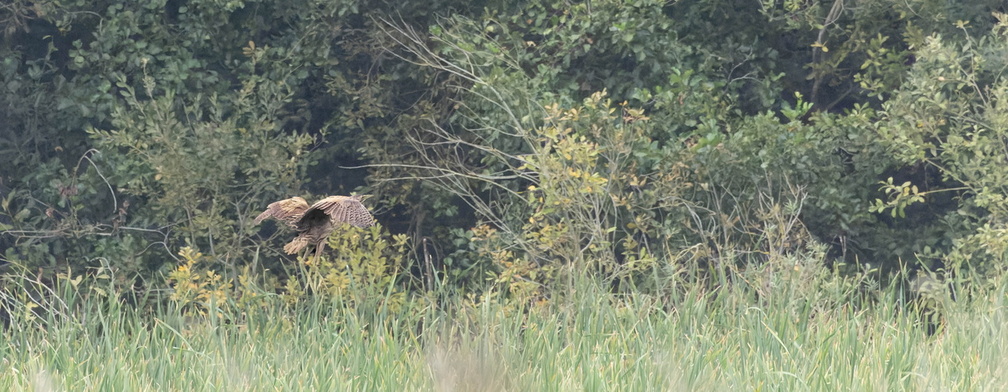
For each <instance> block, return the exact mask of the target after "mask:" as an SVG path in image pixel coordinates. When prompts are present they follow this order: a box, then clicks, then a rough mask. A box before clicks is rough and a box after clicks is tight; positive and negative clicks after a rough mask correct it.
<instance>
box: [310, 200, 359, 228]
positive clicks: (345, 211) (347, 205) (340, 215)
mask: <svg viewBox="0 0 1008 392" xmlns="http://www.w3.org/2000/svg"><path fill="white" fill-rule="evenodd" d="M361 199H362V197H361V196H329V197H327V198H325V199H322V200H319V201H318V202H316V203H315V204H313V205H312V206H311V208H310V210H316V209H317V210H321V211H323V212H325V213H326V215H329V220H330V221H332V223H333V224H334V225H337V226H338V225H339V224H341V223H348V224H350V225H353V226H357V227H361V228H363V227H369V226H372V225H374V223H375V220H374V217H373V216H371V212H370V211H368V209H367V207H365V206H364V204H363V203H361Z"/></svg>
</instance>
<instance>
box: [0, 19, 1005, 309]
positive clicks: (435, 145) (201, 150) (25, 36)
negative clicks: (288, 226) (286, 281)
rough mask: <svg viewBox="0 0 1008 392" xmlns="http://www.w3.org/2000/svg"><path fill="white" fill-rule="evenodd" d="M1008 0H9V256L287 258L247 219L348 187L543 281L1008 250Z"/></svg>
mask: <svg viewBox="0 0 1008 392" xmlns="http://www.w3.org/2000/svg"><path fill="white" fill-rule="evenodd" d="M1004 12H1006V10H1005V5H1004V3H1003V2H1002V1H999V0H983V1H970V2H965V1H964V2H948V1H938V0H909V1H901V2H891V1H882V0H865V1H857V2H854V1H849V0H848V1H845V0H834V1H818V0H812V1H791V0H783V1H780V0H763V1H737V0H696V1H674V0H673V1H657V0H634V1H592V2H566V1H563V2H562V1H548V0H539V1H536V0H533V1H521V2H494V1H486V2H463V1H457V2H456V1H434V2H430V1H424V2H411V1H397V2H382V1H353V0H347V1H322V0H294V1H284V2H276V1H269V0H262V1H240V0H190V1H186V0H167V1H166V0H144V1H135V2H128V3H122V2H113V1H81V0H67V1H58V2H57V1H45V0H42V1H21V0H15V1H13V2H6V3H4V4H3V5H0V33H2V37H0V53H2V55H0V196H2V200H0V201H2V205H0V207H2V209H0V229H2V230H3V234H2V235H0V251H2V255H0V258H2V263H3V266H2V267H0V268H3V269H5V270H6V271H14V270H19V271H21V270H25V269H26V270H28V271H32V272H33V273H35V272H38V273H39V274H40V275H43V276H44V275H46V274H51V273H53V272H57V271H64V270H67V269H74V270H78V271H88V270H89V268H98V267H104V268H112V269H115V270H116V271H118V273H117V274H116V276H117V277H120V278H121V281H119V282H117V284H119V285H121V287H124V288H130V287H140V286H151V287H160V286H163V285H165V284H166V283H165V278H164V276H165V275H166V274H167V273H168V272H169V271H173V270H176V268H177V267H178V266H179V265H186V263H190V262H191V261H192V260H193V259H194V256H192V253H191V251H190V253H185V252H183V253H182V254H180V250H181V249H183V248H184V247H190V248H189V249H190V250H191V249H199V250H200V252H202V253H200V256H199V257H198V259H199V260H203V262H205V263H206V264H208V265H210V267H209V268H212V269H214V270H218V271H221V272H222V273H223V274H225V276H229V277H230V278H232V279H234V278H235V277H236V276H237V275H239V274H240V273H239V272H238V271H240V270H247V269H248V268H259V269H262V268H265V269H269V270H271V271H275V272H276V273H278V274H281V275H282V271H283V268H284V265H285V261H284V257H285V256H282V255H280V254H279V253H278V251H277V250H278V249H279V246H278V245H279V244H280V243H281V241H282V238H279V237H280V236H282V235H283V232H282V231H281V232H277V231H276V230H274V229H273V227H272V226H268V227H265V228H260V227H255V226H253V225H252V222H251V219H250V217H253V216H255V215H254V214H256V213H257V212H258V211H260V210H261V209H263V208H264V207H265V205H266V204H268V203H269V202H270V201H273V200H276V199H278V198H283V197H287V196H290V195H304V194H309V193H310V194H316V195H323V194H346V193H349V192H351V191H356V192H360V193H372V194H375V195H376V196H375V197H374V198H372V200H375V202H374V207H375V211H376V216H377V218H378V220H379V221H380V222H381V223H382V225H383V226H384V228H385V229H387V231H388V232H392V233H399V234H405V237H398V239H397V241H396V244H398V245H397V246H399V247H400V248H401V249H409V250H404V252H408V253H409V257H408V259H409V260H410V262H409V263H407V264H409V265H411V266H412V267H408V268H405V270H404V271H407V274H411V275H415V276H418V277H421V278H422V279H420V280H421V281H422V280H434V279H438V280H443V281H446V282H448V283H449V284H451V285H454V286H458V287H471V288H474V289H478V288H479V287H482V286H483V285H485V284H487V282H491V283H496V284H501V285H503V286H504V287H507V289H508V290H509V291H510V292H511V293H512V294H515V295H521V296H530V297H531V298H535V297H536V296H537V295H540V294H541V293H540V288H541V287H543V285H549V284H550V282H552V281H553V280H555V279H557V277H558V276H559V275H560V273H561V271H562V270H563V268H566V267H572V266H573V267H575V268H578V269H588V270H592V271H596V272H598V273H599V274H600V275H601V276H604V277H605V278H606V279H608V280H609V281H610V282H611V283H612V284H613V287H623V288H636V289H645V287H642V286H641V285H642V283H641V282H640V281H639V280H638V278H639V277H640V276H642V275H651V274H655V273H658V274H661V273H669V271H670V270H674V269H675V268H677V266H681V265H686V264H692V265H698V266H702V267H704V268H709V270H710V271H712V272H715V274H713V275H712V276H719V275H718V274H717V272H718V271H724V270H725V269H729V268H738V267H745V266H751V265H760V264H767V263H774V262H776V261H777V260H776V258H775V255H784V254H789V253H798V252H812V253H815V254H820V255H821V259H822V260H823V261H825V262H828V263H833V264H836V265H847V266H858V265H871V266H873V267H882V268H883V269H894V268H898V267H900V266H902V265H910V266H912V267H914V268H917V267H926V268H930V269H942V268H950V269H951V268H953V267H954V268H955V269H958V268H960V267H968V268H970V269H971V270H975V271H980V272H988V271H992V270H996V269H1000V268H1003V262H1002V261H1003V260H1004V256H1005V252H1006V250H1008V242H1006V241H1005V240H1006V238H1008V237H1006V234H1005V233H1006V226H1005V222H1006V219H1008V214H1006V213H1008V211H1006V209H1005V207H1004V206H1005V205H1006V204H1005V197H1006V193H1008V190H1006V186H1008V145H1006V143H1008V134H1006V132H1008V111H1006V110H1005V106H1004V102H1003V101H1002V100H1004V99H1008V84H1006V79H1005V76H1004V72H1005V69H1006V66H1008V39H1006V38H1008V36H1006V35H1008V30H1006V29H1008V19H1006V17H1005V15H1004V14H1003V13H1004ZM371 235H372V236H376V237H377V236H380V234H377V233H372V234H371ZM407 244H408V245H407ZM344 249H346V248H344ZM358 251H359V250H358ZM344 252H353V251H352V250H344ZM187 255H188V256H187ZM368 260H375V261H374V262H375V263H383V262H385V260H387V258H384V257H377V256H376V257H373V258H370V259H368ZM190 264H191V263H190ZM18 267H20V269H19V268H18ZM847 268H856V267H847ZM380 273H381V274H386V273H387V272H385V270H382V272H380ZM280 277H281V278H282V276H280Z"/></svg>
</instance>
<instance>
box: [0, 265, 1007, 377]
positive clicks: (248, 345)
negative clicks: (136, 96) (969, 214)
mask: <svg viewBox="0 0 1008 392" xmlns="http://www.w3.org/2000/svg"><path fill="white" fill-rule="evenodd" d="M812 279H813V280H814V283H815V285H814V286H815V287H816V288H815V290H814V291H812V289H804V291H802V292H796V291H794V289H793V287H794V286H795V285H797V284H798V283H800V282H788V281H786V280H778V281H775V282H776V283H774V284H769V285H763V286H760V289H759V290H757V288H756V286H754V285H752V284H746V283H739V284H733V285H730V286H724V287H721V288H716V289H711V288H703V287H704V286H701V285H693V286H685V287H689V288H687V289H682V290H679V291H678V292H677V293H676V294H668V295H643V294H637V295H619V296H618V295H614V294H611V293H609V292H607V291H606V290H605V289H603V288H602V286H601V285H599V284H598V283H597V282H595V281H594V280H592V279H590V278H587V277H579V278H577V279H574V280H573V281H572V283H571V284H570V286H569V287H565V288H563V290H562V292H557V293H555V295H554V296H553V297H552V298H553V299H551V300H550V301H549V302H548V303H546V304H545V305H535V306H516V305H515V304H512V303H508V302H507V301H505V300H502V299H499V298H495V297H492V296H488V297H487V298H483V299H481V300H478V301H476V300H471V299H466V297H465V296H447V297H446V298H450V299H444V298H441V299H439V300H434V299H431V298H427V297H424V296H415V297H413V298H412V299H410V300H409V301H407V303H406V304H405V305H403V306H397V307H396V308H394V309H392V308H389V307H387V306H385V305H383V304H384V303H387V302H386V301H382V298H375V299H374V300H373V301H368V302H366V303H357V304H353V305H350V304H346V303H342V302H340V301H336V300H322V299H307V300H305V301H302V302H300V303H299V304H296V305H287V304H284V303H283V301H281V300H280V299H279V298H274V299H268V300H267V301H265V302H263V304H264V305H261V306H254V307H253V306H249V307H244V308H241V310H240V311H239V310H236V311H233V312H231V313H227V314H224V317H194V316H192V315H190V314H184V313H183V312H180V311H179V310H177V309H174V308H172V307H171V306H167V307H150V308H144V307H142V306H141V307H139V308H138V307H137V306H134V305H127V304H125V303H124V302H123V301H122V300H121V299H118V298H117V299H111V298H115V297H109V296H104V297H103V296H100V295H91V294H86V293H84V292H85V291H87V290H85V289H83V287H85V285H84V284H81V285H80V286H79V287H78V286H77V285H70V284H67V283H65V282H64V283H60V284H55V285H50V286H52V287H55V289H54V291H53V292H51V293H48V294H49V295H48V296H43V295H41V294H39V293H33V292H32V290H31V289H26V287H36V286H38V285H32V284H29V283H31V282H29V283H25V281H20V282H14V281H11V282H7V284H6V285H5V289H4V290H5V291H4V293H5V294H4V298H5V304H6V305H5V308H6V309H8V310H9V311H10V313H11V317H10V318H11V324H10V325H9V326H8V327H7V328H6V330H5V331H4V334H3V339H4V341H3V343H2V344H0V357H2V359H0V390H11V391H24V390H35V391H58V390H72V391H110V390H115V391H148V390H149V391H165V390H170V391H187V392H188V391H193V392H196V391H220V390H227V391H244V390H248V391H260V390H262V391H275V390H319V391H344V390H346V391H368V390H389V391H427V390H436V391H479V390H491V391H496V390H520V391H582V390H590V391H605V390H620V391H623V390H633V391H649V390H656V391H678V390H688V391H694V390H700V391H704V390H709V391H725V390H733V391H734V390H752V391H824V390H828V391H833V390H840V391H854V390H856V391H874V390H877V391H930V390H936V391H945V390H952V391H997V390H1008V365H1006V364H1008V333H1006V332H1008V331H1006V329H1005V324H1006V321H1008V320H1006V317H1005V316H1006V314H1005V295H1006V290H1005V289H1006V287H1008V285H1006V284H1005V282H1003V281H999V282H996V284H993V285H992V286H991V287H988V288H984V289H982V290H976V291H975V292H974V294H973V295H968V296H961V298H959V301H958V302H950V303H949V304H948V306H947V307H946V308H945V309H944V312H945V313H944V316H945V318H944V320H945V321H944V325H943V326H942V327H941V328H939V330H938V332H936V333H935V334H934V335H931V336H929V335H928V334H927V331H926V328H925V327H924V326H923V325H921V323H920V319H919V317H916V316H915V314H914V313H913V312H908V311H905V310H903V309H901V308H900V303H901V299H902V296H901V293H900V292H899V289H898V285H891V286H890V287H891V288H889V289H883V290H880V291H874V292H854V291H849V290H848V291H843V290H840V291H837V292H839V293H846V294H843V295H837V294H833V295H823V294H822V293H829V292H830V291H829V290H830V287H834V288H836V287H841V288H843V287H846V288H850V287H855V286H856V285H851V284H850V282H849V281H845V280H843V279H841V278H839V277H836V276H832V275H830V274H825V275H822V274H820V275H817V276H816V277H814V278H812ZM740 281H741V282H744V280H740ZM845 282H846V283H845ZM749 283H752V281H750V282H749ZM805 284H808V282H805ZM19 290H20V291H19ZM19 293H20V294H24V295H20V294H19ZM18 298H21V299H22V300H23V301H21V302H18ZM41 298H48V300H47V301H49V302H47V303H46V305H47V306H54V307H56V308H58V310H60V311H59V312H45V313H38V314H29V313H26V312H23V311H22V310H25V308H23V304H24V303H26V302H31V301H35V302H43V301H41V300H40V299H41ZM143 301H144V299H142V298H141V299H134V300H132V301H131V302H143ZM54 302H55V303H57V305H54V304H53V303H54ZM19 306H22V307H19ZM216 314H220V313H216Z"/></svg>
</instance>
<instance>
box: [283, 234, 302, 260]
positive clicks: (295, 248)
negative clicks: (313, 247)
mask: <svg viewBox="0 0 1008 392" xmlns="http://www.w3.org/2000/svg"><path fill="white" fill-rule="evenodd" d="M306 246H308V237H305V236H297V238H294V240H293V241H291V242H290V243H288V244H287V245H284V252H287V254H289V255H292V254H295V253H298V252H300V251H301V249H304V248H305V247H306Z"/></svg>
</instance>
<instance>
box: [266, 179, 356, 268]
mask: <svg viewBox="0 0 1008 392" xmlns="http://www.w3.org/2000/svg"><path fill="white" fill-rule="evenodd" d="M365 197H366V196H362V195H353V196H329V197H326V198H324V199H322V200H319V201H317V202H315V204H312V205H311V206H309V205H308V202H307V201H305V199H302V198H300V197H297V196H295V197H292V198H290V199H285V200H280V201H277V202H273V203H270V205H269V206H267V207H266V211H263V213H261V214H259V216H257V217H256V218H255V224H257V225H258V224H259V223H262V221H263V220H265V219H267V218H273V219H276V220H279V221H281V222H284V223H286V224H287V226H290V228H292V229H294V230H296V231H297V232H298V236H297V237H295V238H294V240H293V241H291V242H290V243H288V244H287V245H284V248H283V249H284V252H287V254H295V253H298V252H300V251H301V250H302V249H304V248H305V247H307V246H308V245H310V244H314V245H315V259H316V260H317V259H318V257H319V255H321V254H322V248H324V247H325V242H326V239H327V238H329V234H331V233H332V232H333V231H335V230H336V229H338V228H339V227H340V226H342V225H343V224H349V225H351V226H356V227H360V228H364V227H369V226H373V225H374V224H375V219H374V217H373V216H371V212H369V211H368V209H367V207H365V206H364V204H363V203H361V201H362V200H364V198H365Z"/></svg>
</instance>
